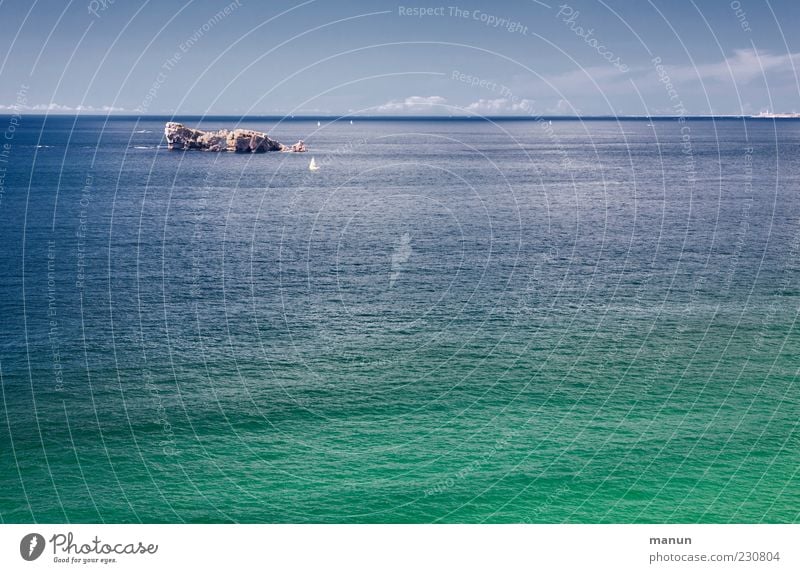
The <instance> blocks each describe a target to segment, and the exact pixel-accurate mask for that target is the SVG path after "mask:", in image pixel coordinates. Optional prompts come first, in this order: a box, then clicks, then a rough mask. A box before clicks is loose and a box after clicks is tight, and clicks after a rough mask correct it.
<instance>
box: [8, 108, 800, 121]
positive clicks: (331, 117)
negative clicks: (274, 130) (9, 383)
mask: <svg viewBox="0 0 800 573" xmlns="http://www.w3.org/2000/svg"><path fill="white" fill-rule="evenodd" d="M3 116H17V117H41V118H45V117H52V116H56V117H86V118H126V119H132V118H136V119H147V118H152V119H164V118H167V119H173V120H174V119H180V118H187V119H188V118H191V119H211V118H226V119H227V118H253V119H276V120H283V121H287V120H288V121H319V120H328V121H340V120H351V119H352V120H356V119H358V120H362V121H381V120H384V121H387V120H388V121H414V120H417V121H420V120H424V121H432V120H440V121H441V120H445V121H447V120H470V121H538V120H557V121H575V120H598V119H600V120H609V119H611V120H630V119H633V120H648V121H649V120H656V121H662V120H676V119H681V118H683V119H772V120H775V119H790V120H797V119H800V114H794V113H786V114H781V113H776V114H763V113H762V114H677V115H676V114H656V115H641V114H633V115H613V114H606V115H602V114H586V115H544V114H543V115H424V114H419V115H389V114H386V115H382V114H374V115H350V114H302V115H299V114H294V115H291V114H275V113H270V114H244V115H242V114H234V113H207V114H200V113H185V114H168V113H154V114H153V113H151V114H137V113H80V112H79V113H66V112H55V113H48V112H43V113H41V112H40V113H28V112H23V113H15V112H10V113H6V110H3V112H2V113H0V117H3Z"/></svg>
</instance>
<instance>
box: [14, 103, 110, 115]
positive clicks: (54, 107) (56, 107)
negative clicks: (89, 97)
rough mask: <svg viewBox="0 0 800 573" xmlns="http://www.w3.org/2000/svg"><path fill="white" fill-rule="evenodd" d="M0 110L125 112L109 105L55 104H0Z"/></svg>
mask: <svg viewBox="0 0 800 573" xmlns="http://www.w3.org/2000/svg"><path fill="white" fill-rule="evenodd" d="M0 110H3V111H6V110H7V111H14V112H17V113H19V112H23V111H37V112H48V113H51V112H52V113H64V112H70V113H81V112H90V113H100V112H102V113H112V112H116V111H125V108H123V107H114V106H110V105H104V106H101V107H95V106H92V105H78V106H75V107H72V106H68V105H61V104H58V103H55V102H50V103H37V104H35V105H17V104H11V105H3V104H0Z"/></svg>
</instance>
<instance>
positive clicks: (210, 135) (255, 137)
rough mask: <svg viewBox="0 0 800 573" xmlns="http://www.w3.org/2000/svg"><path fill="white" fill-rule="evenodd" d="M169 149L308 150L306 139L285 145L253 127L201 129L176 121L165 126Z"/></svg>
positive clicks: (236, 150)
mask: <svg viewBox="0 0 800 573" xmlns="http://www.w3.org/2000/svg"><path fill="white" fill-rule="evenodd" d="M164 135H165V136H166V138H167V146H168V147H169V149H173V150H179V151H185V150H189V149H199V150H200V151H233V152H234V153H265V152H267V151H293V152H302V151H306V146H305V144H304V143H303V141H302V140H300V141H298V142H297V143H295V144H294V145H284V144H282V143H279V142H277V141H275V140H274V139H271V138H270V137H269V136H268V135H267V134H266V133H262V132H260V131H253V130H250V129H234V130H232V131H229V130H227V129H222V130H220V131H200V130H199V129H192V128H191V127H186V126H184V125H183V124H181V123H176V122H174V121H170V122H167V125H166V126H165V127H164Z"/></svg>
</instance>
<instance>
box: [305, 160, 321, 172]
mask: <svg viewBox="0 0 800 573" xmlns="http://www.w3.org/2000/svg"><path fill="white" fill-rule="evenodd" d="M317 169H319V165H317V162H316V161H315V160H314V158H313V157H312V158H311V163H309V164H308V170H309V171H316V170H317Z"/></svg>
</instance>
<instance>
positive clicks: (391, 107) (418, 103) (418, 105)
mask: <svg viewBox="0 0 800 573" xmlns="http://www.w3.org/2000/svg"><path fill="white" fill-rule="evenodd" d="M446 103H447V100H446V99H445V98H443V97H441V96H410V97H407V98H406V99H404V100H392V101H388V102H386V103H385V104H383V105H379V106H378V107H376V108H375V110H376V111H379V112H393V113H402V112H409V111H410V112H415V113H421V112H425V111H433V110H435V109H437V108H439V107H441V106H443V105H445V104H446Z"/></svg>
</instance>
